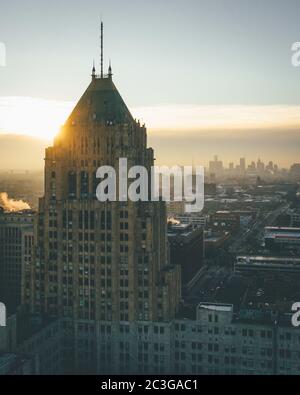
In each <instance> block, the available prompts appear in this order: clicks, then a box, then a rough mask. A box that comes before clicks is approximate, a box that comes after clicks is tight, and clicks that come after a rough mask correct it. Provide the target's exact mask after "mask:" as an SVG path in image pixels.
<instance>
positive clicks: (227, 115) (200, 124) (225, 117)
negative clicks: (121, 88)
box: [0, 96, 300, 139]
mask: <svg viewBox="0 0 300 395" xmlns="http://www.w3.org/2000/svg"><path fill="white" fill-rule="evenodd" d="M74 105H75V102H67V101H56V100H46V99H40V98H32V97H11V96H9V97H5V96H3V97H0V133H1V132H2V133H7V132H9V133H14V134H23V135H24V134H25V135H30V136H36V137H41V138H45V139H51V138H52V137H53V136H54V135H55V134H56V133H57V132H58V131H59V128H60V126H61V125H62V124H63V123H64V121H65V120H66V118H67V117H68V115H69V114H70V112H71V110H72V108H73V107H74ZM131 111H132V114H133V116H134V117H136V118H138V119H140V120H141V121H142V122H144V123H146V126H147V127H148V129H149V130H150V131H151V133H152V134H154V135H155V134H158V133H161V132H162V131H163V132H164V135H165V136H176V135H178V132H179V131H180V132H181V131H182V130H185V131H186V132H188V133H189V134H198V133H200V132H201V133H202V132H209V131H210V130H223V131H224V132H226V131H227V133H228V132H232V131H233V132H234V131H236V132H238V131H240V130H243V129H245V130H246V129H273V130H276V129H280V130H281V129H284V128H285V129H296V128H300V106H288V105H270V106H255V105H230V106H229V105H218V106H213V105H209V106H205V105H201V106H197V105H168V104H163V105H157V106H148V107H135V108H132V109H131Z"/></svg>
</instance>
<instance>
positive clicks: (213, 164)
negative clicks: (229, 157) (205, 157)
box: [209, 155, 224, 176]
mask: <svg viewBox="0 0 300 395" xmlns="http://www.w3.org/2000/svg"><path fill="white" fill-rule="evenodd" d="M223 170H224V169H223V162H222V161H220V160H218V156H217V155H215V157H214V160H213V161H210V162H209V172H210V174H215V175H216V176H219V175H222V173H223Z"/></svg>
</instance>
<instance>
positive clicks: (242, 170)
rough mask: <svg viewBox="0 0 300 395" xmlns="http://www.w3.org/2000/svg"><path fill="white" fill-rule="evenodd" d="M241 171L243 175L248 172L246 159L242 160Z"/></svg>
mask: <svg viewBox="0 0 300 395" xmlns="http://www.w3.org/2000/svg"><path fill="white" fill-rule="evenodd" d="M240 171H241V173H245V171H246V159H245V158H241V159H240Z"/></svg>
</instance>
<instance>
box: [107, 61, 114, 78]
mask: <svg viewBox="0 0 300 395" xmlns="http://www.w3.org/2000/svg"><path fill="white" fill-rule="evenodd" d="M112 75H113V74H112V68H111V60H110V59H109V67H108V77H109V78H111V77H112Z"/></svg>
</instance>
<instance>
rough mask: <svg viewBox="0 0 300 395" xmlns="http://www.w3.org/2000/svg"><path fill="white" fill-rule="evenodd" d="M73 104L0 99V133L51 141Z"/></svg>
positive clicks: (28, 98)
mask: <svg viewBox="0 0 300 395" xmlns="http://www.w3.org/2000/svg"><path fill="white" fill-rule="evenodd" d="M73 105H74V103H71V102H62V101H55V100H46V99H39V98H31V97H1V98H0V119H1V123H0V132H1V133H14V134H22V135H27V136H34V137H38V138H41V139H45V140H52V139H53V137H54V136H55V135H56V134H57V133H58V132H59V129H60V127H61V125H63V123H64V122H65V120H66V118H67V117H68V115H69V113H70V112H71V109H72V107H73Z"/></svg>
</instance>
